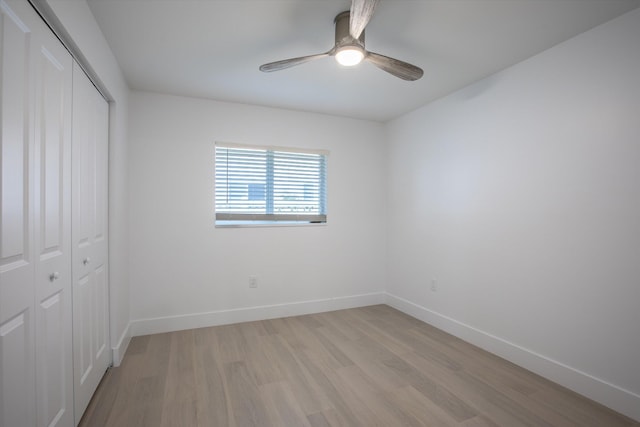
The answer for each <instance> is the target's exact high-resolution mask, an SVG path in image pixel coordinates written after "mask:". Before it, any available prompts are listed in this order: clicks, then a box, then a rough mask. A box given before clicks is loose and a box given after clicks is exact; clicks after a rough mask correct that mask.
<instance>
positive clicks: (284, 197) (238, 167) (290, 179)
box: [215, 143, 328, 226]
mask: <svg viewBox="0 0 640 427" xmlns="http://www.w3.org/2000/svg"><path fill="white" fill-rule="evenodd" d="M327 155H328V153H327V152H326V151H319V150H313V151H312V150H299V149H289V148H280V147H252V146H244V145H238V144H226V143H224V144H223V143H216V153H215V165H216V166H215V178H216V185H215V205H216V207H215V213H216V225H218V226H224V225H242V224H273V223H286V224H290V223H307V224H308V223H314V224H315V223H325V222H327Z"/></svg>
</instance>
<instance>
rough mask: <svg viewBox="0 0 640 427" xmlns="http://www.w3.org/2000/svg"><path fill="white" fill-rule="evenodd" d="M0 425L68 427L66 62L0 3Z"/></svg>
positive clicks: (18, 5)
mask: <svg viewBox="0 0 640 427" xmlns="http://www.w3.org/2000/svg"><path fill="white" fill-rule="evenodd" d="M0 47H1V50H0V54H1V59H0V64H1V68H0V70H1V80H0V82H1V83H0V95H1V98H2V106H1V108H0V125H1V129H2V133H1V137H0V138H1V139H0V143H1V146H2V157H1V158H2V179H1V182H2V193H1V194H2V196H1V203H0V224H1V227H2V230H1V232H2V233H1V234H0V236H1V237H0V363H1V366H0V382H1V387H2V388H1V390H0V425H2V426H34V425H37V426H72V425H73V391H72V386H73V373H72V363H71V357H72V344H71V339H72V330H71V326H72V324H71V192H70V191H71V181H70V178H71V151H70V150H71V73H72V69H71V68H72V59H71V56H70V55H69V54H68V52H67V51H66V50H65V49H64V48H63V47H62V45H61V44H60V42H59V41H58V40H57V39H56V38H55V37H54V36H53V35H52V34H51V32H50V31H49V30H48V28H47V27H46V26H45V25H44V23H43V22H42V21H41V20H40V18H39V17H38V16H37V14H36V13H35V12H34V11H33V9H32V8H31V6H29V4H28V3H27V2H26V1H24V0H0Z"/></svg>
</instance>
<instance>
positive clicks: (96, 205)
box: [72, 65, 111, 422]
mask: <svg viewBox="0 0 640 427" xmlns="http://www.w3.org/2000/svg"><path fill="white" fill-rule="evenodd" d="M108 123H109V111H108V104H107V102H106V101H105V100H104V99H103V98H102V96H101V95H100V94H99V92H98V91H97V90H96V88H95V87H93V85H92V84H91V82H90V81H89V79H88V78H87V77H86V75H85V74H84V73H83V72H82V70H81V69H80V68H79V67H78V66H77V65H75V66H74V72H73V138H72V140H73V150H72V154H73V160H72V164H73V172H72V205H73V206H72V210H73V216H72V218H73V225H72V242H73V253H72V258H73V262H72V269H73V355H74V357H73V363H74V394H75V412H76V422H78V421H79V420H80V417H81V416H82V414H83V412H84V410H85V409H86V407H87V404H88V403H89V400H90V399H91V396H92V395H93V392H94V391H95V389H96V387H97V386H98V383H99V382H100V380H101V379H102V376H103V375H104V373H105V371H106V370H107V368H108V366H109V364H110V363H111V356H110V352H109V345H108V343H109V333H108V332H109V329H108V328H109V321H108V313H109V312H108V285H107V284H108V280H107V271H108V270H107V249H108V248H107V244H108V241H107V198H108V193H107V164H108V163H107V162H108V131H109V129H108Z"/></svg>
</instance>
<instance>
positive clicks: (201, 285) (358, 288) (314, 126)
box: [129, 92, 386, 334]
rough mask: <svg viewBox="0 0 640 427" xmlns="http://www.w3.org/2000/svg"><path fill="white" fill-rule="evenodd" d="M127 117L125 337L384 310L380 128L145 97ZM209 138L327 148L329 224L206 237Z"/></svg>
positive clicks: (220, 231)
mask: <svg viewBox="0 0 640 427" xmlns="http://www.w3.org/2000/svg"><path fill="white" fill-rule="evenodd" d="M130 114H131V115H130V121H129V123H130V136H129V140H130V143H131V151H130V165H131V171H130V172H131V174H130V188H131V209H130V215H131V216H130V224H131V235H130V236H131V237H130V248H131V264H130V271H131V283H132V286H131V310H132V319H134V324H133V332H134V334H141V333H149V332H156V331H163V330H171V329H180V328H188V327H195V326H203V325H207V324H217V323H225V322H230V321H241V320H249V319H253V318H263V317H270V316H280V315H286V314H294V313H299V312H309V311H316V310H326V309H334V308H340V307H342V306H349V305H361V304H367V303H373V302H382V301H383V296H384V295H383V293H382V292H383V290H384V286H385V271H386V267H385V253H386V252H385V251H386V249H385V247H386V242H385V233H384V227H385V224H386V217H385V210H384V209H385V204H384V202H385V200H384V196H383V194H384V193H385V191H386V190H385V185H386V184H385V176H384V173H383V172H381V171H382V170H384V166H385V159H384V152H385V150H384V135H383V127H382V125H381V124H379V123H374V122H367V121H359V120H353V119H344V118H337V117H331V116H325V115H319V114H310V113H301V112H292V111H286V110H278V109H272V108H264V107H255V106H247V105H240V104H230V103H222V102H215V101H209V100H203V99H193V98H183V97H176V96H167V95H158V94H152V93H143V92H132V95H131V103H130ZM215 141H224V142H235V143H246V144H264V145H277V146H285V147H305V148H318V149H328V150H329V151H330V155H329V159H328V184H327V185H328V203H327V206H328V224H327V225H326V226H322V225H320V226H304V227H268V228H232V229H229V228H214V212H213V195H214V169H213V168H214V162H213V160H214V159H213V154H214V142H215ZM249 275H256V276H257V277H258V288H257V289H249V287H248V283H249V280H248V279H249ZM310 301H313V302H310ZM265 306H267V307H265ZM172 316H174V317H172Z"/></svg>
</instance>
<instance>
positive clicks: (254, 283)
mask: <svg viewBox="0 0 640 427" xmlns="http://www.w3.org/2000/svg"><path fill="white" fill-rule="evenodd" d="M249 287H250V288H257V287H258V278H257V277H256V276H249Z"/></svg>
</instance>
